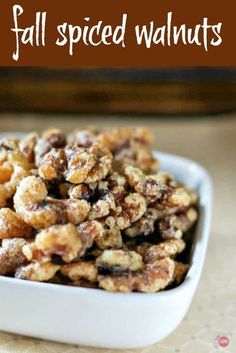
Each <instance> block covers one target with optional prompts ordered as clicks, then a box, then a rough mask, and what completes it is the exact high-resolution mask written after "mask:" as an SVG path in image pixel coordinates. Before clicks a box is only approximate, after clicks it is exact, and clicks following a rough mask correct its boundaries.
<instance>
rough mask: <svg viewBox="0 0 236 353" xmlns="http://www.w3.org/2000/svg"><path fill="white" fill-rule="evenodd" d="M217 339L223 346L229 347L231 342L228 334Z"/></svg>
mask: <svg viewBox="0 0 236 353" xmlns="http://www.w3.org/2000/svg"><path fill="white" fill-rule="evenodd" d="M216 340H217V342H218V344H219V346H221V347H227V346H228V344H229V339H228V337H226V336H217V337H216Z"/></svg>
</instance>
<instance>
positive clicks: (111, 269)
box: [96, 250, 143, 275]
mask: <svg viewBox="0 0 236 353" xmlns="http://www.w3.org/2000/svg"><path fill="white" fill-rule="evenodd" d="M96 265H97V267H98V271H99V273H106V274H107V273H111V274H115V275H117V274H120V273H123V272H127V271H137V270H139V269H140V268H142V267H143V261H142V257H141V256H140V255H139V254H137V253H136V252H135V251H124V250H104V251H103V253H102V255H101V256H99V257H98V258H97V259H96Z"/></svg>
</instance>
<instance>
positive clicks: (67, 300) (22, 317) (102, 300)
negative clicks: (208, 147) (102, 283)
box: [0, 152, 212, 349]
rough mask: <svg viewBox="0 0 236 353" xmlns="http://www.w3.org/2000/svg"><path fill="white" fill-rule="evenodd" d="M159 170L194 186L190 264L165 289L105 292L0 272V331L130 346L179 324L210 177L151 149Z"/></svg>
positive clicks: (205, 217)
mask: <svg viewBox="0 0 236 353" xmlns="http://www.w3.org/2000/svg"><path fill="white" fill-rule="evenodd" d="M155 155H156V157H157V158H158V159H159V160H160V162H161V169H162V170H165V171H168V172H170V173H172V174H173V175H174V176H175V177H176V178H177V180H178V181H180V182H183V183H184V184H186V185H187V186H188V187H190V188H192V189H194V190H196V191H197V193H198V195H199V198H200V204H199V213H200V215H199V220H198V224H197V227H196V231H195V236H194V243H193V247H192V253H191V261H190V269H189V271H188V274H187V276H186V279H185V280H184V282H183V283H182V284H181V285H179V286H178V287H176V288H174V289H170V290H167V291H163V292H159V293H154V294H145V293H109V292H106V291H103V290H100V289H89V288H79V287H67V286H62V285H56V284H47V283H37V282H30V281H23V280H17V279H12V278H7V277H1V276H0V330H3V331H8V332H12V333H17V334H22V335H27V336H32V337H37V338H43V339H48V340H53V341H59V342H65V343H70V344H78V345H87V346H96V347H106V348H118V349H123V348H126V349H129V348H138V347H143V346H147V345H150V344H152V343H156V342H158V341H160V340H162V339H163V338H165V337H166V336H167V335H169V334H170V333H171V332H173V331H174V330H175V328H176V327H177V326H178V325H179V324H180V322H181V321H182V319H183V318H184V316H185V314H186V312H187V310H188V308H189V306H190V304H191V301H192V298H193V295H194V292H195V290H196V287H197V285H198V282H199V279H200V275H201V272H202V268H203V263H204V259H205V256H206V249H207V243H208V237H209V228H210V219H211V209H212V182H211V179H210V177H209V175H208V173H207V172H206V170H205V169H204V168H203V167H201V166H200V165H199V164H197V163H195V162H193V161H191V160H188V159H185V158H182V157H178V156H174V155H170V154H166V153H159V152H155Z"/></svg>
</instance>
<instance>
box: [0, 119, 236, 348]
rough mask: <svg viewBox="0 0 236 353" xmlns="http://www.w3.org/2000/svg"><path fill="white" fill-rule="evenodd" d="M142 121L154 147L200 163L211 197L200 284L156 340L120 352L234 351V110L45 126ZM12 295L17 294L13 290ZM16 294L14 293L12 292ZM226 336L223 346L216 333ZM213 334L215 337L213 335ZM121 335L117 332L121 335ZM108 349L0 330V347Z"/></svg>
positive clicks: (25, 124) (24, 125)
mask: <svg viewBox="0 0 236 353" xmlns="http://www.w3.org/2000/svg"><path fill="white" fill-rule="evenodd" d="M0 119H1V120H0V122H1V131H4V130H5V131H6V130H12V129H13V128H14V129H15V127H16V126H17V127H18V130H22V131H24V130H34V129H42V128H45V127H47V125H48V119H45V118H42V117H36V116H34V117H33V116H28V117H25V118H18V119H16V118H15V117H12V116H11V117H10V116H2V117H1V118H0ZM88 121H89V123H90V124H93V125H99V126H101V125H105V126H121V125H134V124H135V125H138V124H139V125H147V126H149V127H150V128H151V129H152V130H153V132H154V135H155V144H154V145H155V148H157V149H159V150H162V151H166V152H170V153H175V154H180V155H183V156H186V157H189V158H192V159H195V160H196V161H198V162H199V163H201V164H203V165H204V166H205V167H206V168H207V169H208V170H209V172H210V174H211V175H212V177H213V180H214V187H215V202H214V212H213V222H212V230H211V237H210V243H209V248H208V253H207V259H206V263H205V267H204V271H203V275H202V278H201V282H200V285H199V287H198V290H197V293H196V295H195V297H194V300H193V303H192V305H191V307H190V310H189V312H188V315H187V317H186V318H185V319H184V321H183V323H182V324H181V325H180V326H179V327H178V328H177V330H176V331H175V332H174V333H172V334H171V335H170V336H169V337H168V338H166V339H165V340H163V341H162V342H160V343H158V344H156V345H153V346H150V347H146V348H145V349H140V350H127V351H125V352H126V353H128V352H129V353H135V352H142V353H171V352H172V353H173V352H175V353H177V352H179V353H184V352H186V353H214V352H222V353H223V352H224V353H235V352H236V276H235V270H236V253H235V249H236V213H235V212H236V207H235V206H236V187H235V180H236V116H231V117H217V118H212V117H209V118H207V117H201V118H200V119H198V118H195V119H187V118H186V119H178V120H173V119H159V120H158V119H154V118H145V119H143V118H135V119H134V118H133V119H132V118H125V117H122V118H115V117H106V118H99V119H95V118H89V119H85V118H83V117H80V118H78V119H75V118H69V119H66V120H65V119H64V118H58V117H55V118H50V126H59V127H61V128H64V129H66V130H70V129H73V128H74V127H76V126H82V125H85V124H88ZM16 296H17V294H16ZM16 300H17V298H16ZM222 336H226V337H227V338H228V340H229V344H228V345H227V346H226V347H223V346H221V345H220V344H219V342H220V341H219V337H222ZM217 337H218V338H217ZM121 339H122V337H121ZM112 351H113V350H105V349H96V348H90V347H88V348H87V347H74V346H70V345H64V344H59V343H53V342H47V341H43V340H36V339H34V338H25V337H21V336H17V335H12V334H8V333H0V353H1V352H14V353H20V352H22V353H23V352H24V353H26V352H32V353H47V352H48V353H53V352H55V353H59V352H63V353H95V352H104V353H108V352H112Z"/></svg>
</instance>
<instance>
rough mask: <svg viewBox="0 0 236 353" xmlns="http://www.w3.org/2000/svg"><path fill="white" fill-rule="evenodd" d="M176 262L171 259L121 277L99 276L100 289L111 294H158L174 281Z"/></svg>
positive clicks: (156, 262) (158, 261)
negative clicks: (134, 292)
mask: <svg viewBox="0 0 236 353" xmlns="http://www.w3.org/2000/svg"><path fill="white" fill-rule="evenodd" d="M174 267H175V264H174V261H173V260H171V259H170V258H168V257H167V258H165V259H162V260H157V261H155V262H154V263H152V264H147V265H145V266H144V268H143V269H142V270H141V271H137V272H133V273H129V274H128V275H125V276H123V275H120V276H103V275H100V276H98V282H99V287H101V288H103V289H106V290H107V291H110V292H131V291H140V292H145V293H154V292H158V291H159V290H161V289H164V288H165V287H167V286H168V285H169V284H170V283H171V282H172V280H173V274H174Z"/></svg>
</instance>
